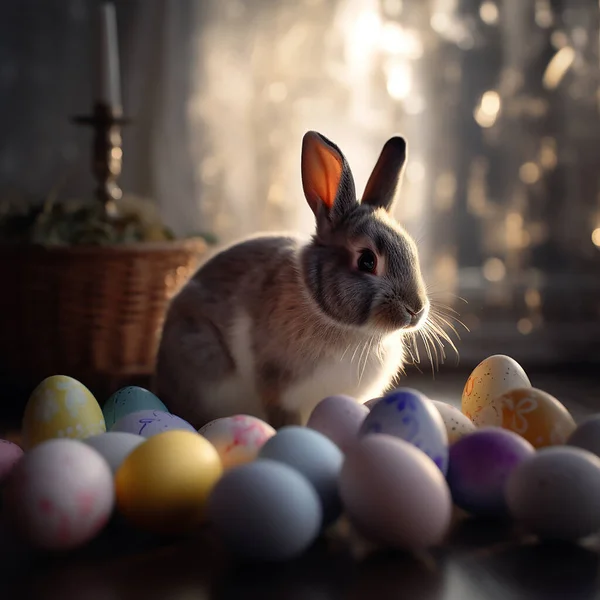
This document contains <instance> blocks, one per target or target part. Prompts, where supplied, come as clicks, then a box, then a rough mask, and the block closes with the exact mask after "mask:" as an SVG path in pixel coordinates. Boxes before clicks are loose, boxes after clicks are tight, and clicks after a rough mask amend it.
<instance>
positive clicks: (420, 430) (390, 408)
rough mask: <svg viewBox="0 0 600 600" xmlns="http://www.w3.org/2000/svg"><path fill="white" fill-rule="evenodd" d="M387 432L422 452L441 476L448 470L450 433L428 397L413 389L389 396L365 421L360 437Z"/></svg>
mask: <svg viewBox="0 0 600 600" xmlns="http://www.w3.org/2000/svg"><path fill="white" fill-rule="evenodd" d="M369 433H386V434H389V435H393V436H396V437H399V438H401V439H403V440H405V441H406V442H409V443H411V444H412V445H413V446H416V447H417V448H419V449H420V450H422V451H423V452H424V453H425V454H427V456H429V457H430V458H431V460H433V462H435V464H436V465H437V466H438V467H439V468H440V470H441V471H442V473H444V474H445V473H446V471H447V470H448V434H447V433H446V427H445V425H444V421H443V420H442V417H441V415H440V412H439V411H438V410H437V409H436V408H435V406H434V404H433V402H432V401H431V400H430V399H429V398H427V397H426V396H425V395H423V394H421V392H418V391H417V390H413V389H411V388H398V389H396V390H394V391H392V392H390V393H389V394H386V395H385V396H384V397H383V398H382V399H381V400H380V401H379V402H377V404H375V406H373V408H372V409H371V412H370V413H369V414H368V415H367V417H366V418H365V420H364V422H363V424H362V426H361V428H360V435H361V436H362V435H366V434H369Z"/></svg>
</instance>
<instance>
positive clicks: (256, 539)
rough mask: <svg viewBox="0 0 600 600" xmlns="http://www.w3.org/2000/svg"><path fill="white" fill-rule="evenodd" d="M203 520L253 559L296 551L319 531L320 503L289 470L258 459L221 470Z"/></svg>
mask: <svg viewBox="0 0 600 600" xmlns="http://www.w3.org/2000/svg"><path fill="white" fill-rule="evenodd" d="M207 515H208V519H209V520H210V521H211V523H212V524H213V526H214V527H215V529H216V531H217V533H219V534H220V535H221V537H222V539H223V540H224V541H225V543H226V545H227V546H228V547H229V549H230V550H231V551H232V552H233V553H234V554H237V555H240V556H242V557H246V558H250V559H254V560H267V561H283V560H290V559H293V558H295V557H297V556H299V555H300V554H302V553H303V552H304V551H305V550H306V549H307V548H308V547H309V546H310V545H311V544H312V543H313V542H314V540H315V539H316V538H317V536H318V534H319V531H320V529H321V519H322V509H321V502H320V500H319V497H318V495H317V493H316V492H315V489H314V487H313V486H312V485H311V484H310V482H309V481H308V480H307V479H306V477H304V476H303V475H301V474H300V473H299V472H298V471H296V470H295V469H292V468H291V467H288V466H287V465H284V464H283V463H280V462H278V461H274V460H266V459H259V460H256V461H254V462H251V463H248V464H245V465H241V466H239V467H236V468H235V469H230V470H229V471H227V472H226V473H225V474H224V475H223V477H222V478H221V479H220V480H219V481H218V482H217V484H216V486H215V487H214V488H213V491H212V493H211V495H210V497H209V500H208V508H207Z"/></svg>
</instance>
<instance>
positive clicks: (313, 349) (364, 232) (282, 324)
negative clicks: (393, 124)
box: [156, 134, 428, 427]
mask: <svg viewBox="0 0 600 600" xmlns="http://www.w3.org/2000/svg"><path fill="white" fill-rule="evenodd" d="M313 135H314V134H313ZM321 139H322V141H323V143H326V144H328V145H329V146H330V147H331V148H333V150H334V151H335V152H339V155H340V157H341V160H342V161H343V165H344V166H343V173H342V177H341V180H340V185H339V188H338V193H337V196H336V199H335V202H334V206H333V207H332V209H331V211H329V210H327V208H326V207H325V206H324V205H322V206H319V207H318V208H317V210H316V222H317V228H316V233H315V235H314V237H313V238H312V240H307V241H304V240H301V239H299V238H297V237H295V236H291V235H290V236H288V235H262V236H259V237H253V238H250V239H247V240H245V241H242V242H241V243H238V244H235V245H233V246H231V247H229V248H228V249H226V250H224V251H222V252H220V253H218V254H217V255H216V256H214V257H213V258H212V259H210V260H209V261H207V262H206V263H205V264H204V265H203V266H202V267H201V268H200V269H199V270H198V271H197V273H196V274H195V275H194V276H193V277H192V279H191V280H190V281H189V282H188V283H187V284H186V286H184V288H183V289H182V290H181V292H180V293H179V294H178V295H177V296H176V297H175V298H174V299H173V301H172V302H171V305H170V307H169V310H168V313H167V317H166V320H165V325H164V329H163V333H162V338H161V343H160V348H159V352H158V359H157V369H156V387H157V393H158V395H159V397H160V398H161V399H162V400H163V402H165V404H166V405H167V406H168V407H169V409H170V410H172V411H173V412H174V413H175V414H177V415H179V416H181V417H182V418H184V419H187V420H188V421H190V422H191V423H192V424H193V425H194V426H196V427H200V426H202V425H203V424H205V423H206V422H208V421H210V420H212V419H215V418H218V417H223V416H228V415H230V414H235V413H238V412H244V413H246V414H254V415H255V416H257V417H259V418H263V419H265V420H267V421H269V422H271V424H273V425H274V426H276V427H277V426H280V425H283V424H286V423H302V422H305V421H306V418H307V412H309V410H310V408H312V406H314V404H315V403H316V402H317V401H318V400H320V398H307V401H306V406H305V407H302V408H301V409H298V410H294V411H291V412H290V411H288V410H286V408H285V407H283V406H282V403H281V399H282V396H283V395H284V394H285V393H286V391H287V390H289V388H290V386H292V385H297V384H298V383H299V382H303V381H306V380H310V378H311V376H313V374H314V373H315V372H316V370H317V369H318V368H319V366H320V365H323V364H325V363H327V364H330V363H331V364H336V361H337V362H339V361H341V360H343V359H344V353H345V352H347V351H348V348H354V347H356V348H359V347H361V348H363V351H367V352H368V353H369V352H370V353H371V354H373V353H379V352H381V347H380V342H381V340H383V339H384V338H385V337H386V336H389V335H394V336H395V335H397V339H398V341H397V343H398V344H402V333H403V332H404V331H408V330H409V328H414V326H415V323H416V320H415V319H417V317H412V316H411V313H412V315H415V314H417V313H419V318H420V319H421V322H422V320H423V318H425V316H426V313H427V307H428V301H427V296H426V293H425V286H424V284H423V281H422V278H421V274H420V267H419V260H418V254H417V248H416V246H415V244H414V242H413V241H412V239H410V237H409V236H408V234H407V233H406V232H405V231H404V230H403V229H402V227H401V226H400V225H399V224H398V223H397V222H395V221H394V220H393V218H392V217H391V216H390V215H389V213H388V210H390V208H391V206H392V203H393V199H394V198H393V197H394V195H395V193H396V190H397V187H398V185H399V181H400V177H401V172H402V168H403V165H404V161H405V157H406V153H405V145H404V143H403V140H402V143H400V142H398V141H397V140H401V138H392V140H396V141H395V142H393V143H391V144H390V142H388V144H386V146H385V147H384V151H382V155H381V156H380V159H379V161H378V167H377V166H376V168H375V170H374V175H373V176H372V177H371V180H370V181H369V184H368V186H367V187H368V189H369V190H370V191H369V194H370V202H369V203H362V204H359V203H358V202H357V200H356V197H355V192H354V182H353V178H352V174H351V172H350V168H349V167H348V165H347V163H346V161H345V158H344V157H343V155H342V154H341V151H339V149H338V148H337V146H335V145H334V144H332V143H331V142H330V141H329V140H327V139H326V138H323V136H321ZM381 161H383V162H384V163H385V164H384V166H385V167H386V168H385V169H382V168H381V164H380V162H381ZM382 164H383V163H382ZM390 170H391V171H390ZM377 173H379V174H378V175H377ZM378 180H380V181H381V186H380V187H378V185H377V181H378ZM365 240H367V242H368V243H370V244H371V245H373V246H374V248H376V250H377V253H378V254H380V255H381V256H382V257H383V258H382V259H381V260H382V261H385V265H386V269H385V271H386V272H385V275H384V276H376V275H371V274H368V273H364V272H360V271H357V270H356V269H355V265H354V263H353V262H352V257H353V251H354V250H353V249H355V248H356V247H357V245H360V244H362V243H363V242H364V241H365ZM241 315H243V316H244V319H247V320H248V323H249V326H248V332H247V335H248V339H249V344H250V348H251V350H250V352H251V356H247V357H246V356H245V354H244V352H243V351H242V350H240V347H241V346H240V342H239V341H238V340H237V338H235V339H234V337H235V335H238V334H235V335H234V331H238V330H239V331H244V329H243V327H242V326H241V325H240V323H242V324H243V323H245V321H240V318H241ZM236 328H237V329H236ZM390 339H391V338H390ZM394 339H396V338H394ZM367 347H368V348H369V350H366V348H367ZM400 355H402V352H401V354H400ZM236 356H237V357H238V358H237V359H236ZM373 356H374V354H373ZM240 357H241V358H240ZM367 358H368V357H367ZM367 358H365V365H366V361H367ZM382 360H383V359H382ZM359 362H360V361H359ZM238 363H244V364H243V365H242V364H238ZM246 363H248V364H250V365H251V372H250V373H247V372H244V368H246V367H245V364H246ZM382 364H383V363H382ZM401 367H402V364H401V362H400V363H399V364H397V365H394V373H393V374H392V375H391V376H390V377H389V378H388V381H387V382H386V385H389V384H390V383H391V380H392V378H393V376H394V375H395V374H396V373H397V371H398V370H399V369H400V368H401ZM229 381H231V382H233V383H232V388H231V390H229V391H227V392H223V391H222V390H223V389H225V388H223V387H222V386H223V385H225V384H227V382H229ZM332 385H333V386H335V382H332ZM214 390H220V391H219V393H216V392H215V393H213V392H214ZM251 390H254V391H253V392H251ZM342 391H344V392H346V393H347V392H348V391H352V390H348V389H347V388H343V387H342V383H341V382H340V392H342ZM383 391H384V390H381V392H383ZM253 393H255V394H256V395H257V397H258V402H257V403H255V404H251V405H248V404H244V402H243V401H244V400H245V395H247V396H251V395H252V394H253ZM332 393H335V390H334V391H333V392H332ZM225 396H227V398H225ZM238 396H239V398H238ZM224 398H225V400H226V401H225V400H224ZM364 400H368V398H364Z"/></svg>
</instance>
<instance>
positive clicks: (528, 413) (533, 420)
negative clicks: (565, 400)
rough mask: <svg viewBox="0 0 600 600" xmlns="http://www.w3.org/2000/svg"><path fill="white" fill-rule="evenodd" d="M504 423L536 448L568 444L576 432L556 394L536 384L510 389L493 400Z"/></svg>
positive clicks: (505, 426)
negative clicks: (539, 387) (568, 440)
mask: <svg viewBox="0 0 600 600" xmlns="http://www.w3.org/2000/svg"><path fill="white" fill-rule="evenodd" d="M490 406H492V407H493V408H494V409H495V410H496V411H497V412H498V414H499V415H500V416H501V423H500V424H501V426H502V427H504V428H505V429H510V430H511V431H514V432H515V433H518V434H519V435H521V436H523V437H524V438H525V439H526V440H528V441H529V442H531V444H533V446H534V447H535V448H541V447H543V446H555V445H558V444H564V443H566V441H567V439H568V437H569V436H570V435H571V434H572V433H573V431H575V427H576V424H575V421H574V420H573V417H572V416H571V414H570V413H569V411H568V410H567V409H566V408H565V407H564V406H563V405H562V404H561V403H560V402H559V401H558V400H557V399H556V398H554V397H553V396H551V395H550V394H547V393H546V392H543V391H542V390H538V389H536V388H533V387H526V388H521V389H515V390H511V391H510V392H507V393H505V394H504V395H502V396H499V397H498V398H496V399H495V400H493V401H492V402H491V403H490Z"/></svg>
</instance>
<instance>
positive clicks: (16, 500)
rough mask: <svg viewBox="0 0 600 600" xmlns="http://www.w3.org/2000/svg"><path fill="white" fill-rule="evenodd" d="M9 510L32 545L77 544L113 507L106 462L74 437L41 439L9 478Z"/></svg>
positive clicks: (67, 546)
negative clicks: (44, 440)
mask: <svg viewBox="0 0 600 600" xmlns="http://www.w3.org/2000/svg"><path fill="white" fill-rule="evenodd" d="M4 500H5V510H6V515H7V516H8V518H9V521H10V522H11V523H12V524H14V526H15V528H16V530H17V531H18V532H19V533H20V534H21V535H22V536H23V537H24V538H25V539H26V540H27V541H28V542H29V543H30V544H31V545H33V546H35V547H38V548H41V549H48V550H66V549H71V548H76V547H77V546H80V545H82V544H84V543H86V542H88V541H89V540H91V539H92V538H93V537H94V536H95V535H97V534H98V533H99V532H100V531H101V530H102V529H103V528H104V526H105V525H106V523H107V522H108V520H109V518H110V516H111V512H112V508H113V506H114V484H113V476H112V472H111V470H110V467H109V466H108V463H107V462H106V461H105V460H104V458H102V456H101V455H100V454H99V453H98V452H97V451H96V450H94V449H93V448H91V447H90V446H88V445H86V444H84V443H83V442H80V441H79V440H74V439H52V440H48V441H46V442H42V443H41V444H39V445H38V446H36V447H35V448H33V449H32V450H30V451H29V452H27V454H25V455H24V456H23V458H22V459H21V460H20V461H19V462H18V463H17V464H16V466H15V468H14V469H13V470H12V473H11V474H10V476H9V477H8V479H7V481H6V489H5V490H4Z"/></svg>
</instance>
